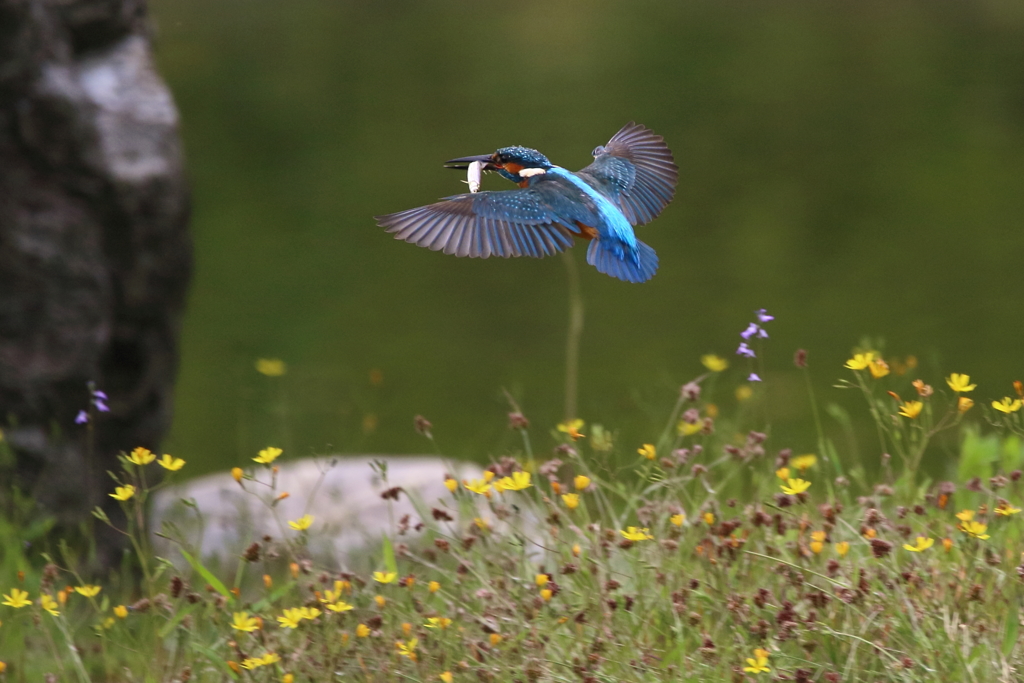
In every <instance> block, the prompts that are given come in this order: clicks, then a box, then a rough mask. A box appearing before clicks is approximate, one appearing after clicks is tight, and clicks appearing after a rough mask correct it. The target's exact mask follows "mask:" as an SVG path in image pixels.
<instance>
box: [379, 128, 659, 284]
mask: <svg viewBox="0 0 1024 683" xmlns="http://www.w3.org/2000/svg"><path fill="white" fill-rule="evenodd" d="M593 156H594V161H593V163H591V164H590V165H589V166H587V167H586V168H583V169H581V170H579V171H576V172H575V173H573V172H572V171H568V170H566V169H564V168H562V167H561V166H555V165H554V164H552V163H551V162H550V161H548V158H547V157H546V156H544V155H543V154H541V153H540V152H538V151H537V150H535V149H530V148H529V147H519V146H513V147H502V148H501V149H499V150H498V151H496V152H494V153H493V154H483V155H479V156H469V157H462V158H460V159H452V160H451V161H448V162H446V163H445V166H446V167H447V168H455V169H463V170H465V169H468V168H470V165H471V164H473V163H474V162H476V163H477V164H479V166H477V168H481V167H482V169H483V170H484V171H496V172H498V173H499V174H501V175H502V176H503V177H505V178H506V179H508V180H511V181H512V182H514V183H515V184H516V185H518V186H519V189H516V190H503V191H498V192H493V191H486V192H470V193H467V194H460V195H455V196H453V197H446V198H445V199H443V200H441V201H439V202H437V203H436V204H428V205H427V206H421V207H419V208H416V209H409V210H407V211H400V212H398V213H392V214H388V215H386V216H376V217H375V218H376V221H377V224H378V225H380V226H381V227H383V228H385V229H386V230H387V231H388V232H390V233H394V235H395V239H400V240H405V241H406V242H411V243H413V244H416V245H419V246H421V247H427V248H428V249H431V250H433V251H443V252H444V253H446V254H452V255H454V256H469V257H470V258H488V257H490V256H501V257H504V258H508V257H510V256H533V257H535V258H540V257H544V256H550V255H552V254H556V253H558V252H560V251H564V250H566V249H568V248H569V247H571V246H572V245H573V243H574V241H575V240H576V239H583V240H588V241H589V242H590V246H589V247H588V248H587V263H589V264H590V265H592V266H594V267H595V268H597V269H598V270H599V271H600V272H602V273H605V274H606V275H611V276H612V277H615V278H618V279H620V280H625V281H626V282H646V281H647V280H650V279H651V278H652V277H653V276H654V273H655V271H657V269H658V256H657V254H655V253H654V249H652V248H651V247H650V246H648V245H646V244H644V243H643V242H641V241H640V240H638V239H637V238H636V234H635V233H634V232H633V227H634V226H637V225H643V224H644V223H649V222H650V221H652V220H654V218H655V217H656V216H657V215H658V214H659V213H661V211H662V209H664V208H665V207H666V206H667V205H668V203H669V202H670V201H672V196H673V195H674V194H675V189H676V182H677V181H678V179H679V167H678V166H676V164H675V161H674V159H673V158H672V152H671V151H669V149H668V147H667V146H666V145H665V140H664V139H663V138H662V137H661V136H660V135H655V134H654V133H653V132H652V131H651V130H650V129H648V128H646V127H644V126H642V125H640V124H637V123H632V122H630V123H627V124H626V125H625V126H623V127H622V129H621V130H620V131H619V132H618V133H616V134H615V135H614V136H613V137H612V139H611V140H609V141H608V144H607V145H604V146H601V147H598V148H596V149H595V150H594V151H593Z"/></svg>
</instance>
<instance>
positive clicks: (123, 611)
mask: <svg viewBox="0 0 1024 683" xmlns="http://www.w3.org/2000/svg"><path fill="white" fill-rule="evenodd" d="M114 616H116V617H117V618H118V619H126V618H128V608H127V607H125V606H124V605H118V606H117V607H115V608H114Z"/></svg>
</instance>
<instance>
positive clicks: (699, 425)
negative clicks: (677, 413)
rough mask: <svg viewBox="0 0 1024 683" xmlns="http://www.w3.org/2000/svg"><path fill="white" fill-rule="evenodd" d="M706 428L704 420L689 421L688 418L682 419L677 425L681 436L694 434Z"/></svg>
mask: <svg viewBox="0 0 1024 683" xmlns="http://www.w3.org/2000/svg"><path fill="white" fill-rule="evenodd" d="M703 428H704V423H703V422H700V421H698V422H693V423H690V422H687V421H686V420H680V421H679V424H677V425H676V432H677V433H678V434H679V436H693V435H694V434H696V433H697V432H699V431H700V430H702V429H703Z"/></svg>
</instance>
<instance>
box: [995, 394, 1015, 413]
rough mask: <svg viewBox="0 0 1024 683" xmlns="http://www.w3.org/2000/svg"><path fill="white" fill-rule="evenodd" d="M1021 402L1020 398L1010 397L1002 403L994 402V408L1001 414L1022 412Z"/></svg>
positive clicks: (1005, 398)
mask: <svg viewBox="0 0 1024 683" xmlns="http://www.w3.org/2000/svg"><path fill="white" fill-rule="evenodd" d="M1020 406H1021V402H1020V399H1019V398H1014V399H1011V398H1010V397H1009V396H1006V397H1004V398H1003V400H1002V401H992V407H993V408H995V409H996V410H998V411H999V412H1001V413H1006V414H1007V415H1009V414H1010V413H1015V412H1017V411H1018V410H1020Z"/></svg>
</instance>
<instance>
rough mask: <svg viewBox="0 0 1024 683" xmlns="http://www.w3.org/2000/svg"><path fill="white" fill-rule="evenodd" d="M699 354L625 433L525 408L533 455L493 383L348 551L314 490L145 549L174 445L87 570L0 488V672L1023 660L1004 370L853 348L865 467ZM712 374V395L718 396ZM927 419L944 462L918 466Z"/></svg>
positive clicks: (917, 674) (388, 672)
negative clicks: (480, 417)
mask: <svg viewBox="0 0 1024 683" xmlns="http://www.w3.org/2000/svg"><path fill="white" fill-rule="evenodd" d="M748 348H749V347H748ZM703 362H704V364H705V366H706V367H707V368H708V372H707V373H706V374H705V375H703V376H701V377H699V378H697V379H696V380H694V381H693V382H690V383H687V384H686V385H685V386H683V387H682V390H681V392H680V394H679V397H678V400H677V401H676V402H675V404H674V406H672V407H671V409H670V410H668V413H667V415H666V426H665V429H664V431H663V433H661V434H660V435H657V436H656V437H654V436H653V435H652V439H651V442H650V443H647V444H619V443H616V442H615V439H614V438H613V434H612V432H611V431H609V430H608V429H605V428H603V427H601V426H600V425H589V424H586V423H584V422H582V421H579V420H577V421H566V422H565V423H562V424H560V425H558V426H557V428H550V429H548V428H543V429H541V432H548V431H550V434H551V436H552V437H553V438H554V440H555V443H556V444H557V446H556V448H555V449H554V452H553V454H550V455H548V456H547V457H540V456H538V455H537V454H535V453H533V450H532V448H531V440H530V434H531V427H530V424H529V421H528V419H527V417H526V416H524V415H523V414H522V413H521V412H520V411H519V410H518V408H517V407H515V406H514V405H513V412H511V413H510V415H509V427H510V429H512V430H514V431H516V432H519V433H520V434H521V435H522V448H521V449H517V450H516V451H515V452H510V453H508V454H507V455H506V456H504V457H501V458H500V459H499V460H497V461H496V462H493V463H492V464H491V465H490V466H489V468H488V470H487V472H486V473H485V476H484V478H482V479H480V480H473V481H456V480H454V479H448V480H446V485H447V486H448V489H449V491H450V495H448V496H446V497H444V498H442V499H439V500H431V501H419V502H420V505H421V509H422V510H423V514H422V515H421V518H419V519H397V520H395V521H394V529H393V533H392V534H391V535H390V536H389V537H387V538H385V539H383V540H382V542H381V544H380V545H379V546H375V547H374V548H372V549H369V550H368V551H367V552H368V555H367V556H366V557H364V558H363V562H362V564H363V567H364V569H362V570H360V571H342V570H341V569H340V568H339V567H338V566H331V565H330V564H328V563H325V562H322V561H317V559H316V557H317V554H316V552H315V550H316V547H317V532H318V525H317V519H316V516H315V514H314V515H312V516H308V517H304V518H300V519H296V520H279V521H280V523H281V526H282V528H283V529H285V530H286V532H285V533H284V534H283V535H282V536H281V537H275V538H270V537H260V538H253V539H251V545H250V546H249V548H248V550H247V551H246V552H245V553H244V555H243V556H242V557H238V558H234V559H233V560H232V561H231V562H228V563H221V564H219V565H217V566H216V567H214V565H212V564H211V565H207V564H204V563H203V558H201V557H199V556H198V554H197V553H196V552H195V551H194V549H193V548H192V546H191V545H190V539H187V538H181V537H179V535H178V534H177V532H176V530H175V528H174V526H173V525H171V526H168V527H166V528H165V529H163V530H162V533H163V534H164V535H165V536H166V537H168V538H170V539H172V540H174V541H175V542H176V547H177V552H178V553H180V557H175V558H173V559H175V560H176V562H177V566H178V568H176V566H175V564H172V563H171V562H170V561H169V560H167V559H163V558H160V557H157V556H156V555H155V554H154V552H153V550H152V549H151V545H150V542H149V541H150V537H149V535H148V533H147V531H146V523H145V514H146V500H147V498H148V497H149V496H150V495H151V493H152V492H153V490H154V488H155V486H154V485H153V483H152V482H153V481H155V480H157V479H159V477H158V476H156V475H157V472H156V471H154V470H157V469H158V468H162V470H163V472H162V473H163V474H164V475H166V476H167V477H170V478H173V477H175V476H178V472H179V470H181V471H187V469H185V470H182V468H183V467H186V465H185V463H184V462H183V461H181V460H179V459H176V458H173V457H171V456H164V457H163V458H161V459H157V458H156V456H155V454H153V453H150V452H149V451H147V450H145V449H141V448H140V449H136V450H135V451H133V452H132V453H126V454H122V456H120V461H121V465H122V468H121V471H120V472H118V473H117V475H116V479H117V481H116V482H115V484H114V486H113V487H112V491H111V495H113V496H115V497H116V498H118V499H119V500H120V501H121V505H122V506H123V508H124V511H125V518H126V520H127V523H126V524H125V525H123V526H121V527H119V528H120V530H121V531H122V532H123V533H124V534H125V536H126V539H127V541H128V543H127V545H128V551H127V554H126V558H127V559H126V564H125V566H124V567H122V568H121V569H120V570H119V571H117V572H112V573H110V574H107V575H104V576H102V577H94V576H86V575H84V574H83V572H84V571H85V569H84V567H86V566H88V565H87V563H84V562H83V561H81V560H80V559H79V557H78V556H77V555H76V553H75V552H74V551H72V550H71V549H70V548H69V547H68V546H67V545H63V544H62V545H59V546H58V550H57V551H55V552H53V553H52V554H50V553H38V552H36V551H34V550H31V548H34V547H35V546H33V545H28V544H27V543H26V542H27V541H32V540H35V539H36V538H37V537H39V536H40V534H41V533H42V532H43V531H45V528H46V522H45V520H32V519H31V518H30V517H29V516H28V512H27V511H28V510H30V509H31V505H30V501H25V500H24V499H17V497H16V496H15V497H11V496H10V495H8V497H7V498H5V506H4V515H3V517H2V518H0V540H2V543H3V560H2V565H0V593H2V594H3V598H2V605H0V622H2V623H0V661H2V662H3V663H2V664H0V681H6V680H9V681H29V680H31V681H37V680H43V679H44V677H46V676H47V675H49V676H50V678H49V680H61V681H65V680H66V681H79V682H80V683H85V681H182V682H183V681H224V680H252V681H335V680H338V681H346V680H353V681H424V682H426V681H431V682H434V683H436V682H438V681H442V682H444V683H451V682H452V681H474V680H475V681H483V682H485V683H489V682H491V681H494V682H504V681H516V682H522V683H525V682H534V681H559V682H575V681H580V682H582V683H597V682H601V683H611V682H613V681H615V682H617V681H653V680H666V681H669V680H670V681H768V680H789V681H804V682H807V681H826V682H832V683H834V682H836V681H844V682H845V681H936V680H944V681H977V682H979V683H982V682H991V681H1016V680H1020V679H1021V675H1022V674H1021V671H1022V670H1024V648H1022V646H1021V644H1020V642H1019V641H1020V638H1019V624H1020V619H1021V615H1020V611H1019V604H1020V600H1021V596H1022V580H1021V577H1022V575H1024V564H1020V557H1021V551H1022V550H1024V547H1022V544H1021V526H1022V522H1021V520H1020V515H1019V514H1018V513H1019V512H1020V510H1019V509H1018V508H1017V507H1016V505H1019V504H1020V502H1021V499H1022V492H1021V482H1020V479H1021V472H1020V468H1021V466H1022V464H1024V463H1022V449H1021V440H1020V437H1021V435H1022V434H1024V423H1022V420H1021V415H1022V411H1021V398H1022V397H1024V387H1022V385H1021V384H1020V383H1019V382H1018V383H1015V385H1014V386H1015V389H1014V391H1015V393H1016V395H1015V396H1013V397H1010V398H1005V399H1001V400H998V401H992V402H991V403H989V404H987V405H979V406H974V405H973V402H972V401H971V400H970V399H969V398H968V396H969V395H970V394H971V392H972V391H973V390H974V387H973V385H971V384H970V380H969V378H967V377H964V376H960V375H951V376H950V377H948V378H944V381H943V382H942V386H940V387H939V388H938V389H935V388H933V387H931V386H929V385H927V384H925V383H924V382H923V381H920V380H916V378H915V376H914V368H913V367H908V366H907V364H905V363H903V364H898V363H896V362H895V361H890V362H886V361H885V360H883V359H882V357H881V356H880V355H878V354H877V353H872V352H870V351H866V350H865V351H862V352H859V353H857V354H855V355H854V356H853V357H852V358H851V359H850V360H849V362H848V363H847V364H846V369H838V368H837V369H836V370H837V373H836V374H837V375H838V374H839V373H843V375H845V378H844V379H842V380H841V381H842V382H843V383H844V384H845V385H846V386H848V387H850V388H853V389H855V390H858V391H860V392H861V393H862V395H863V397H864V399H865V404H866V407H867V411H868V413H869V415H870V416H871V418H872V421H871V423H870V424H871V427H870V432H869V433H867V434H865V435H861V437H862V441H864V442H874V443H877V444H878V448H879V449H880V450H879V453H884V454H885V455H884V456H883V457H882V467H881V469H880V473H879V475H878V480H877V481H868V480H867V478H866V475H865V474H864V468H862V467H853V468H849V469H848V470H844V463H843V462H841V460H840V458H839V457H838V456H837V453H836V448H835V447H834V445H833V444H832V443H831V441H830V440H829V439H828V438H827V437H826V434H825V432H824V431H823V430H822V428H821V417H820V415H819V414H818V407H817V405H816V403H814V401H813V396H812V402H811V406H812V410H813V412H814V419H815V422H816V424H818V434H817V450H816V452H815V453H813V454H810V453H805V454H801V453H792V452H790V451H789V450H788V449H782V450H777V448H773V450H772V452H768V451H767V446H768V444H769V443H770V442H771V441H770V440H769V439H768V437H767V436H766V431H767V430H766V428H765V426H763V425H762V427H761V429H762V430H763V431H757V430H755V429H751V428H750V427H751V425H757V424H758V421H759V420H760V419H761V416H763V414H764V411H763V410H762V408H763V403H764V401H765V394H764V388H763V385H762V384H761V383H759V382H758V381H757V379H755V376H750V377H747V381H743V382H740V383H737V382H736V381H735V378H732V379H730V378H731V377H732V375H731V374H730V373H728V372H726V369H727V366H728V363H727V362H726V361H725V360H724V359H721V358H716V357H711V356H708V357H705V358H704V359H703ZM796 364H797V366H798V367H800V368H802V371H804V372H806V371H807V369H806V357H805V356H801V355H800V354H798V355H797V357H796ZM743 374H746V373H745V372H744V373H743ZM912 380H913V381H912ZM808 388H810V383H808ZM733 392H735V393H736V398H738V399H739V400H738V401H736V402H735V405H736V409H735V412H734V413H732V414H728V415H726V414H723V412H721V411H720V410H719V408H718V407H717V405H716V397H717V398H718V399H720V398H721V397H723V396H724V395H725V394H727V393H733ZM979 402H980V401H979ZM417 428H418V429H419V430H420V431H421V432H422V433H423V434H424V435H425V436H427V437H430V438H432V436H431V432H430V428H429V424H428V423H426V422H425V421H419V422H418V423H417ZM940 434H941V435H943V438H944V440H945V442H947V443H953V444H956V445H957V448H956V450H958V451H959V453H958V457H959V462H958V465H957V467H958V472H959V476H958V477H957V479H958V480H957V481H942V482H933V481H929V480H927V479H924V478H923V477H922V475H921V474H920V473H919V465H920V462H921V458H922V456H923V454H924V453H925V451H926V449H927V448H928V447H929V444H930V443H931V442H932V441H933V440H934V439H935V438H936V437H937V436H938V435H940ZM533 436H534V442H537V441H538V440H539V436H540V435H538V434H534V435H533ZM280 454H281V453H280V450H278V449H273V448H268V449H266V450H264V451H261V452H260V454H259V455H258V456H257V457H256V458H255V460H256V462H255V463H253V466H252V467H251V468H249V469H248V470H245V471H243V470H241V469H236V470H234V471H233V474H234V476H235V479H236V481H237V482H238V485H239V486H240V487H242V488H244V489H245V490H246V491H249V492H251V493H252V495H254V496H256V497H258V498H259V499H260V500H261V501H262V502H263V504H266V505H268V506H270V507H271V508H272V509H273V508H274V507H275V501H277V500H279V499H280V498H281V497H282V496H283V495H286V493H287V494H288V495H291V496H301V495H303V493H304V492H301V491H290V492H283V491H279V490H277V488H276V478H275V472H276V465H275V460H276V459H277V457H278V456H279V455H280ZM890 456H891V457H890ZM847 465H849V463H847ZM377 467H379V468H380V470H381V471H380V474H381V476H383V477H385V478H386V476H387V468H386V465H383V464H379V465H377ZM159 485H162V484H158V485H157V486H159ZM385 495H387V496H389V497H390V498H392V499H394V498H396V497H398V496H403V495H409V494H408V493H406V492H404V491H401V490H397V489H396V490H389V491H387V492H385ZM96 516H97V519H96V523H100V524H112V525H113V524H114V522H113V521H111V520H110V519H108V518H107V517H106V516H105V515H104V514H103V513H101V512H99V511H97V513H96ZM182 559H184V562H182V561H181V560H182ZM182 566H184V567H187V568H188V571H181V569H180V568H181V567H182ZM367 567H368V568H367Z"/></svg>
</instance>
